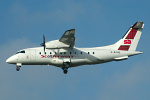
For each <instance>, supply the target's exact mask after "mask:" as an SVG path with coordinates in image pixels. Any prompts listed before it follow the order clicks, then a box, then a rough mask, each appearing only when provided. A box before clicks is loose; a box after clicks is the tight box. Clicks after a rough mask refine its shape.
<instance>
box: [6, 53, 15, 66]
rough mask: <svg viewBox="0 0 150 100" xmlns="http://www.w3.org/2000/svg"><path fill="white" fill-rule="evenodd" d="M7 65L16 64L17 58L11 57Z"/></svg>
mask: <svg viewBox="0 0 150 100" xmlns="http://www.w3.org/2000/svg"><path fill="white" fill-rule="evenodd" d="M6 62H7V63H10V64H11V63H15V62H16V56H15V55H14V56H11V57H9V58H8V59H7V60H6Z"/></svg>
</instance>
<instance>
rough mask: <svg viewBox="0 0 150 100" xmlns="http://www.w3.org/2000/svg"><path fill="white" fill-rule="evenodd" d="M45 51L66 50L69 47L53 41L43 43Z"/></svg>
mask: <svg viewBox="0 0 150 100" xmlns="http://www.w3.org/2000/svg"><path fill="white" fill-rule="evenodd" d="M45 47H46V49H55V48H68V47H69V45H67V44H65V43H62V42H60V41H59V40H53V41H49V42H46V43H45Z"/></svg>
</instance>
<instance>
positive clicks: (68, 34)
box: [59, 29, 75, 48]
mask: <svg viewBox="0 0 150 100" xmlns="http://www.w3.org/2000/svg"><path fill="white" fill-rule="evenodd" d="M74 34H75V29H70V30H67V31H65V33H64V34H63V36H62V37H61V38H60V39H59V41H60V42H63V43H65V44H67V45H69V47H70V48H73V47H74V44H75V37H74Z"/></svg>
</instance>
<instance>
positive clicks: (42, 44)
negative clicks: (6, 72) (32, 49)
mask: <svg viewBox="0 0 150 100" xmlns="http://www.w3.org/2000/svg"><path fill="white" fill-rule="evenodd" d="M41 46H44V53H45V36H44V35H43V43H41Z"/></svg>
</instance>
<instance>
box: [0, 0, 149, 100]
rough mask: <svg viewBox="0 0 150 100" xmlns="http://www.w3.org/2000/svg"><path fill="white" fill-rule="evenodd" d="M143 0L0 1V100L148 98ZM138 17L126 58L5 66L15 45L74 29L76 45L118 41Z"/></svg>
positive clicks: (146, 11)
mask: <svg viewBox="0 0 150 100" xmlns="http://www.w3.org/2000/svg"><path fill="white" fill-rule="evenodd" d="M149 5H150V1H149V0H110V1H107V0H55V1H54V0H44V1H43V0H1V1H0V59H1V60H0V100H150V53H149V51H150V45H149V43H150V39H149V38H150V24H149V23H150V11H149V10H150V6H149ZM137 21H144V24H145V26H144V29H143V33H142V36H141V39H140V42H139V44H138V47H137V50H139V51H143V52H144V53H143V54H141V55H136V56H133V57H131V58H129V59H128V60H125V61H120V62H110V63H105V64H98V65H86V66H79V67H75V68H70V69H69V72H68V73H67V75H65V74H63V71H62V69H60V68H57V67H54V66H40V65H39V66H22V67H21V70H20V71H19V72H17V71H16V66H15V65H10V64H7V63H6V62H5V61H6V59H7V58H8V57H10V56H11V55H13V54H14V53H16V52H17V51H18V50H20V49H24V48H30V47H38V46H40V43H41V42H42V38H43V37H42V36H43V34H44V35H45V37H46V41H50V40H55V39H59V38H60V37H61V36H62V34H63V33H64V32H65V31H66V30H68V29H72V28H75V29H76V32H75V37H76V40H75V46H76V47H97V46H105V45H110V44H113V43H115V42H116V41H118V40H119V39H120V38H122V36H123V35H124V34H125V33H126V31H127V30H128V29H129V27H130V26H131V25H133V24H134V23H135V22H137Z"/></svg>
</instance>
